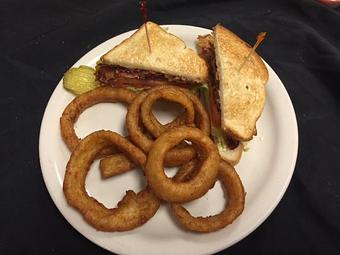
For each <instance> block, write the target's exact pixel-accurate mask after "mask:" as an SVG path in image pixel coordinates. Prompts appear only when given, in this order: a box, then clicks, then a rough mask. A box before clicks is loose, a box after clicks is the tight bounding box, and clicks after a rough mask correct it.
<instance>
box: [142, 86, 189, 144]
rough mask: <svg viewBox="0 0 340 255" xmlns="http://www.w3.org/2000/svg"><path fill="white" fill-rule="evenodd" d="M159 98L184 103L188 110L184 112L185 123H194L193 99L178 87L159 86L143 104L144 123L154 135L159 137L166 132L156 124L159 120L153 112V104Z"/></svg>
mask: <svg viewBox="0 0 340 255" xmlns="http://www.w3.org/2000/svg"><path fill="white" fill-rule="evenodd" d="M159 99H165V100H167V101H172V102H177V103H179V104H180V105H182V106H183V107H184V108H185V110H186V111H185V113H184V116H185V120H184V124H185V125H187V126H190V125H192V124H193V122H194V119H195V111H194V107H193V104H192V101H191V100H190V99H189V98H188V97H187V96H186V95H185V94H183V93H182V92H181V91H179V90H178V89H174V88H169V87H162V88H158V89H157V90H153V91H152V92H151V93H149V94H148V95H147V97H146V98H145V100H144V101H143V103H142V105H141V119H142V121H143V124H144V126H145V127H146V129H147V130H148V131H149V132H150V133H151V134H152V135H153V136H154V137H158V136H160V135H161V133H163V132H164V130H163V129H159V128H158V126H156V125H155V124H156V123H159V122H158V121H157V122H156V121H155V118H154V115H153V114H152V106H153V104H154V103H155V102H156V101H157V100H159ZM151 115H152V117H151Z"/></svg>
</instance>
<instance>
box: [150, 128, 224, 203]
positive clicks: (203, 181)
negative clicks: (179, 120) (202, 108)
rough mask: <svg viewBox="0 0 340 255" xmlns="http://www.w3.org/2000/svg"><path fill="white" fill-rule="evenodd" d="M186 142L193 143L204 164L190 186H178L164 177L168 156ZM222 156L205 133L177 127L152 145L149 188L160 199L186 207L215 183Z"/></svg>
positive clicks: (187, 184) (186, 183) (188, 183)
mask: <svg viewBox="0 0 340 255" xmlns="http://www.w3.org/2000/svg"><path fill="white" fill-rule="evenodd" d="M183 140H189V141H191V142H192V143H193V145H194V146H195V148H197V150H198V152H199V157H200V159H201V160H202V162H201V165H200V168H199V171H198V172H197V174H196V175H195V176H194V177H193V178H192V179H190V180H188V181H187V182H174V181H173V180H172V179H170V178H168V177H167V176H166V175H165V173H164V168H163V162H164V159H165V156H166V153H167V152H168V151H169V150H170V149H171V148H172V147H174V146H175V145H176V144H178V143H180V142H181V141H183ZM219 162H220V156H219V154H218V150H217V147H216V145H215V144H214V143H213V141H212V140H211V139H210V138H209V137H208V136H207V135H205V134H204V133H203V132H202V131H201V130H199V129H197V128H190V127H184V126H183V127H177V128H173V129H171V130H169V131H167V132H164V133H163V134H162V135H161V136H160V137H158V138H157V140H156V141H155V142H154V143H153V144H152V146H151V149H150V151H149V154H148V159H147V163H146V166H145V170H144V171H145V176H146V177H147V179H148V183H149V186H150V187H151V188H152V190H153V191H154V192H155V194H156V196H158V197H159V198H161V199H163V200H165V201H169V202H174V203H183V202H188V201H192V200H194V199H196V198H199V197H201V196H203V195H204V194H205V193H206V192H207V191H208V190H209V189H210V188H211V187H212V186H213V184H214V183H215V181H216V178H217V174H218V166H219Z"/></svg>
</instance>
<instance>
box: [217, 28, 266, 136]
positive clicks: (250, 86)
mask: <svg viewBox="0 0 340 255" xmlns="http://www.w3.org/2000/svg"><path fill="white" fill-rule="evenodd" d="M213 37H214V47H215V55H216V65H217V71H218V78H219V81H220V88H219V89H220V100H221V119H222V128H223V129H224V130H225V132H226V133H228V134H229V135H231V136H232V137H233V138H235V139H237V140H240V141H248V140H251V139H252V137H253V135H255V134H256V121H257V120H258V118H259V117H260V115H261V113H262V111H263V107H264V104H265V99H266V93H265V84H266V82H267V80H268V71H267V68H266V66H265V64H264V63H263V61H262V59H261V58H260V57H259V56H258V55H257V54H256V52H254V53H253V54H251V56H250V58H249V60H248V61H247V62H246V63H245V64H244V65H243V67H242V68H241V70H239V69H240V67H241V65H242V63H243V62H244V59H245V58H246V57H247V56H248V54H249V52H250V51H251V47H250V46H249V45H248V44H247V43H245V42H244V41H243V40H242V39H240V38H239V37H238V36H237V35H235V34H234V33H232V32H231V31H229V30H228V29H226V28H224V27H223V26H221V25H217V26H215V27H214V32H213Z"/></svg>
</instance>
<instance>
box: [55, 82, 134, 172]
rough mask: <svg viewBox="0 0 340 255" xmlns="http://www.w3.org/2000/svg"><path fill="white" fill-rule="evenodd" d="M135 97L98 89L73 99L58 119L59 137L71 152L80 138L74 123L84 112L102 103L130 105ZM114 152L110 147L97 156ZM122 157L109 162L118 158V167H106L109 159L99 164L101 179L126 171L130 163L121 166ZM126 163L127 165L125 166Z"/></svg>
mask: <svg viewBox="0 0 340 255" xmlns="http://www.w3.org/2000/svg"><path fill="white" fill-rule="evenodd" d="M135 96H136V93H134V92H132V91H130V90H127V89H124V88H112V87H98V88H96V89H94V90H91V91H89V92H87V93H84V94H82V95H79V96H77V97H76V98H74V99H73V100H72V101H71V103H69V104H68V106H67V107H66V108H65V110H64V112H63V114H62V116H61V118H60V130H61V135H62V137H63V139H64V141H65V143H66V145H67V147H68V148H69V149H70V151H73V150H74V149H75V148H76V147H77V145H78V143H79V141H80V138H78V136H77V135H76V132H75V130H74V123H75V122H76V121H77V119H78V117H79V115H80V114H81V113H82V112H83V111H84V110H86V109H87V108H89V107H91V106H93V105H95V104H98V103H103V102H112V103H115V102H122V103H125V104H130V103H131V102H132V100H133V99H134V98H135ZM115 152H116V150H115V149H114V147H112V146H111V147H110V148H106V149H105V150H104V151H103V152H102V153H100V154H99V155H98V156H99V157H101V156H107V155H111V154H114V153H115ZM122 157H123V156H122V155H121V156H114V158H113V159H112V160H111V163H118V162H116V160H118V158H120V161H121V163H120V164H119V165H114V164H113V165H111V166H109V165H108V162H109V161H110V159H109V158H105V159H103V160H104V161H106V162H105V163H103V164H102V163H101V164H100V171H101V175H102V177H103V178H108V177H110V176H113V175H116V174H119V173H123V172H125V171H127V167H128V166H131V164H132V163H131V162H130V161H129V160H128V159H126V160H125V163H126V164H125V166H123V163H122V160H123V159H122ZM128 162H129V164H127V163H128Z"/></svg>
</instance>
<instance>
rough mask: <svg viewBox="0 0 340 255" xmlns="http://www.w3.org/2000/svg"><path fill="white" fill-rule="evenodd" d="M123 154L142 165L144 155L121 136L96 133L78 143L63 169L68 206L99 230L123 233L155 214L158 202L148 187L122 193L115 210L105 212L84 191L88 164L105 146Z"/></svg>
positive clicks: (101, 206) (102, 206) (109, 132)
mask: <svg viewBox="0 0 340 255" xmlns="http://www.w3.org/2000/svg"><path fill="white" fill-rule="evenodd" d="M110 146H114V147H115V148H117V149H118V150H119V151H122V152H124V153H126V155H127V156H128V157H129V159H131V160H132V161H133V162H134V163H135V164H136V165H139V166H142V167H143V166H144V164H145V161H146V156H145V154H144V153H143V152H142V151H141V150H140V149H138V148H137V147H136V146H134V145H133V144H132V143H131V142H129V141H128V140H127V139H125V138H124V137H122V136H120V135H119V134H117V133H114V132H111V131H96V132H94V133H92V134H90V135H88V136H87V137H85V138H84V139H82V140H81V141H80V142H79V145H78V146H77V147H76V149H75V150H74V151H73V152H72V155H71V157H70V160H69V162H68V164H67V167H66V172H65V177H64V184H63V191H64V194H65V197H66V200H67V202H68V204H69V205H71V206H72V207H74V208H76V209H77V210H78V211H79V212H80V213H81V214H82V215H83V217H84V219H85V220H86V221H87V222H88V223H89V224H91V225H92V226H94V227H95V228H96V229H97V230H101V231H126V230H131V229H134V228H136V227H138V226H140V225H142V224H144V223H145V222H147V221H148V220H149V219H150V218H151V217H153V215H154V214H155V213H156V211H157V210H158V208H159V206H160V201H159V200H158V199H157V197H156V196H155V195H154V194H153V193H152V191H151V190H149V189H148V188H146V189H144V190H142V191H140V192H138V193H137V194H136V193H135V192H133V191H131V190H129V191H127V192H126V195H125V196H124V198H123V199H122V200H121V201H120V202H119V203H118V207H117V208H113V209H108V208H106V207H105V206H104V205H103V204H101V203H99V202H98V201H97V200H96V199H95V198H93V197H90V196H89V195H88V194H87V192H86V190H85V179H86V175H87V173H88V171H89V168H90V165H91V163H92V162H93V161H94V160H95V159H96V158H97V157H98V154H100V153H101V151H102V150H103V149H105V148H107V147H110Z"/></svg>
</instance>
